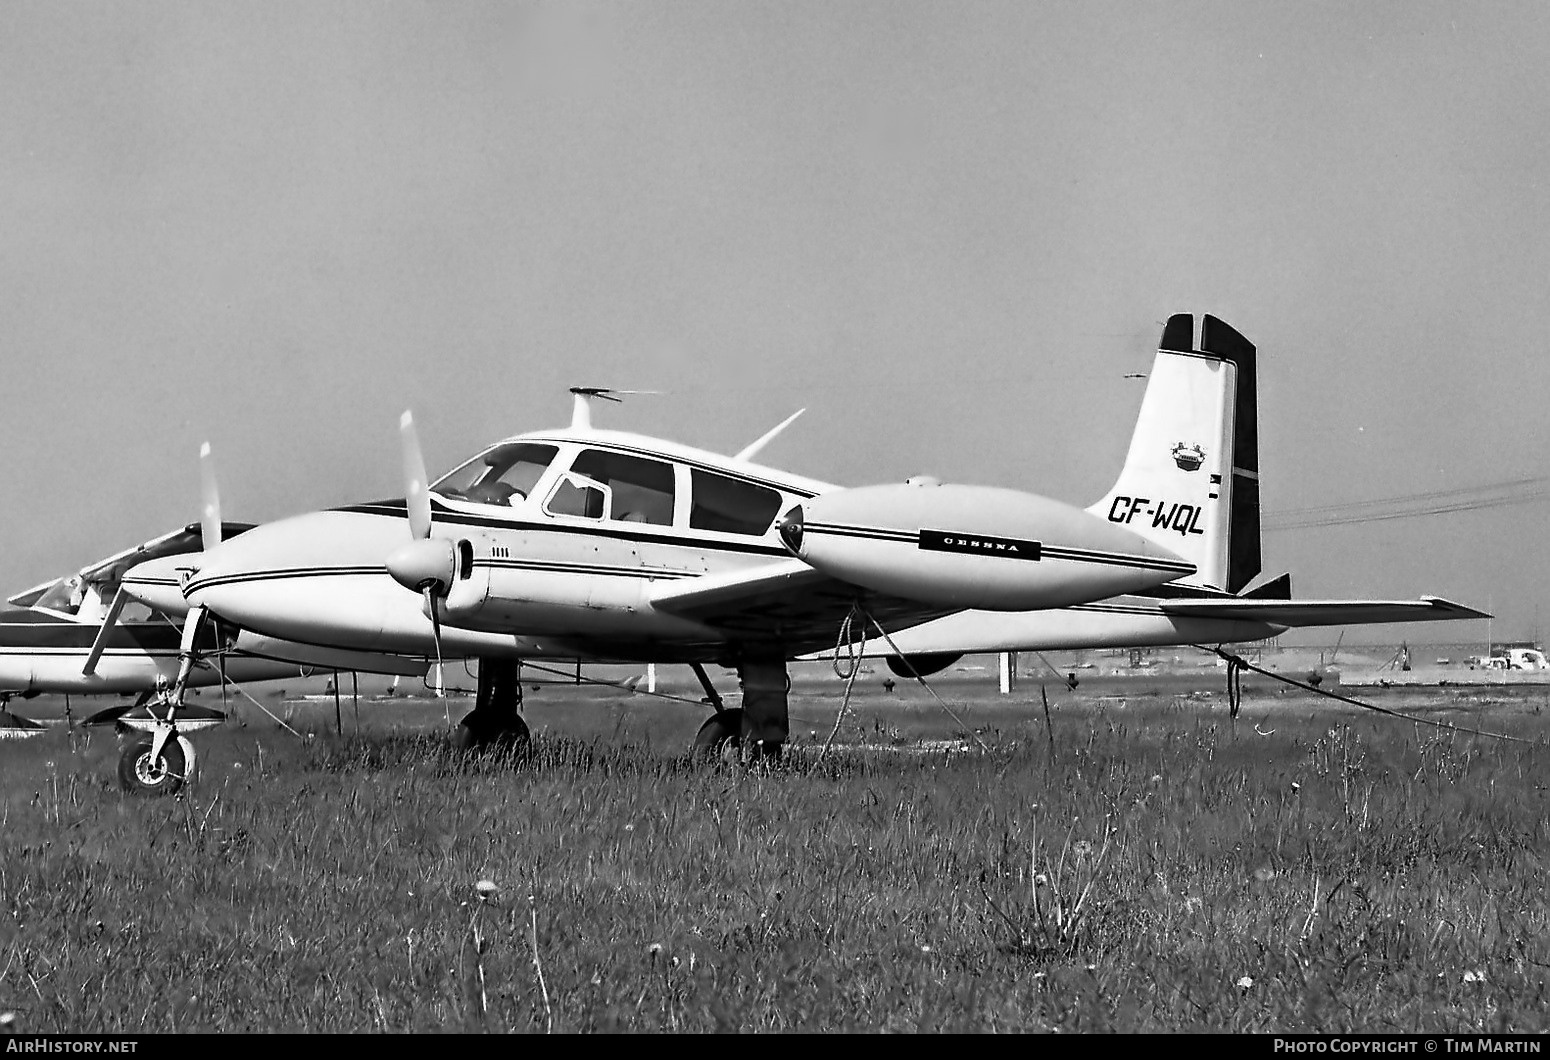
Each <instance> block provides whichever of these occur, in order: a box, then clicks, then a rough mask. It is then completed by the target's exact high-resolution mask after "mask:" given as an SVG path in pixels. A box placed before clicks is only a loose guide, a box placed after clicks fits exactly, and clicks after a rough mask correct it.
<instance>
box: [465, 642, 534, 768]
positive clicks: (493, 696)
mask: <svg viewBox="0 0 1550 1060" xmlns="http://www.w3.org/2000/svg"><path fill="white" fill-rule="evenodd" d="M521 709H522V664H521V663H520V662H518V661H516V660H512V659H480V660H479V694H478V698H476V699H475V700H474V709H473V710H471V711H469V712H468V713H467V714H466V715H464V717H463V720H462V721H460V722H459V723H458V726H457V728H456V729H455V730H453V733H452V746H453V747H455V748H457V749H458V750H459V751H477V750H487V749H492V748H498V749H502V750H505V749H510V750H512V751H523V750H526V748H527V746H528V743H529V741H530V740H531V739H532V734H531V733H529V732H528V728H527V723H526V722H524V721H523V720H522V715H521V714H520V713H519V712H520V711H521Z"/></svg>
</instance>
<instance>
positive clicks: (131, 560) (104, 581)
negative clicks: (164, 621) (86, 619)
mask: <svg viewBox="0 0 1550 1060" xmlns="http://www.w3.org/2000/svg"><path fill="white" fill-rule="evenodd" d="M252 528H253V524H252V523H222V524H221V531H222V538H223V539H225V538H229V537H235V536H236V535H237V534H240V533H242V532H243V531H245V530H251V529H252ZM203 549H204V534H203V532H202V531H201V530H200V527H199V524H198V523H190V524H189V525H188V526H184V527H179V528H178V529H176V530H171V531H169V532H167V533H165V534H162V535H161V536H160V537H153V538H152V539H151V540H149V541H144V542H141V543H140V544H138V545H135V546H134V547H133V548H126V549H124V551H122V552H116V553H114V554H113V555H111V556H108V557H107V558H106V559H99V560H97V561H96V562H94V563H89V564H87V565H86V566H84V567H82V568H81V569H80V572H79V573H78V574H72V575H67V576H66V577H64V578H54V579H52V580H50V581H46V582H44V583H43V584H42V585H34V586H33V587H32V588H31V589H27V590H24V591H23V592H19V593H17V594H16V595H15V596H12V597H10V598H9V599H8V600H7V603H11V604H14V605H16V606H17V607H35V606H38V605H39V604H40V602H41V603H42V605H43V606H45V607H46V606H51V605H53V602H52V601H43V597H44V596H45V595H46V594H47V593H48V592H49V590H51V589H54V588H55V587H56V586H61V585H63V584H65V583H68V582H72V581H74V582H75V583H76V584H80V585H101V586H105V587H107V589H108V590H110V593H109V595H111V590H112V589H114V588H116V587H117V585H118V583H119V580H120V579H121V578H123V576H124V572H125V571H126V570H128V569H129V568H130V567H133V566H136V565H137V564H140V563H144V562H146V561H147V560H152V559H160V558H161V557H162V556H181V555H185V554H187V553H190V552H199V551H202V550H203Z"/></svg>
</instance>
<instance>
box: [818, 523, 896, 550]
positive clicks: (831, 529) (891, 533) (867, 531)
mask: <svg viewBox="0 0 1550 1060" xmlns="http://www.w3.org/2000/svg"><path fill="white" fill-rule="evenodd" d="M802 532H803V533H809V534H828V535H830V536H832V537H862V538H868V539H870V540H874V541H898V542H902V543H904V544H910V545H913V544H915V543H916V541H917V540H919V537H920V535H919V534H918V533H917V532H916V531H914V530H892V529H889V528H887V527H882V526H854V525H851V524H849V523H813V522H806V523H803V524H802Z"/></svg>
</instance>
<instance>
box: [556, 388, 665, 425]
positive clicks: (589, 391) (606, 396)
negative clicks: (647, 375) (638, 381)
mask: <svg viewBox="0 0 1550 1060" xmlns="http://www.w3.org/2000/svg"><path fill="white" fill-rule="evenodd" d="M570 392H571V393H572V394H575V395H576V404H575V406H574V407H573V408H572V410H571V416H570V425H571V430H574V431H586V430H591V429H592V402H593V401H595V400H596V399H598V398H602V399H603V400H604V401H623V400H624V399H623V398H620V397H616V396H615V395H616V394H660V393H662V391H660V390H614V389H613V388H612V387H606V386H573V387H571V388H570Z"/></svg>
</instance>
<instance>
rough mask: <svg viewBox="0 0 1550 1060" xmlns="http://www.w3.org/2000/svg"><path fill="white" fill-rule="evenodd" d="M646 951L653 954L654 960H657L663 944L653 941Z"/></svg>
mask: <svg viewBox="0 0 1550 1060" xmlns="http://www.w3.org/2000/svg"><path fill="white" fill-rule="evenodd" d="M646 952H647V953H648V954H650V955H651V959H652V960H656V959H657V957H658V956H659V955H660V954H661V953H662V944H661V943H660V942H653V943H652V944H651V945H650V946H647V947H646Z"/></svg>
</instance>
